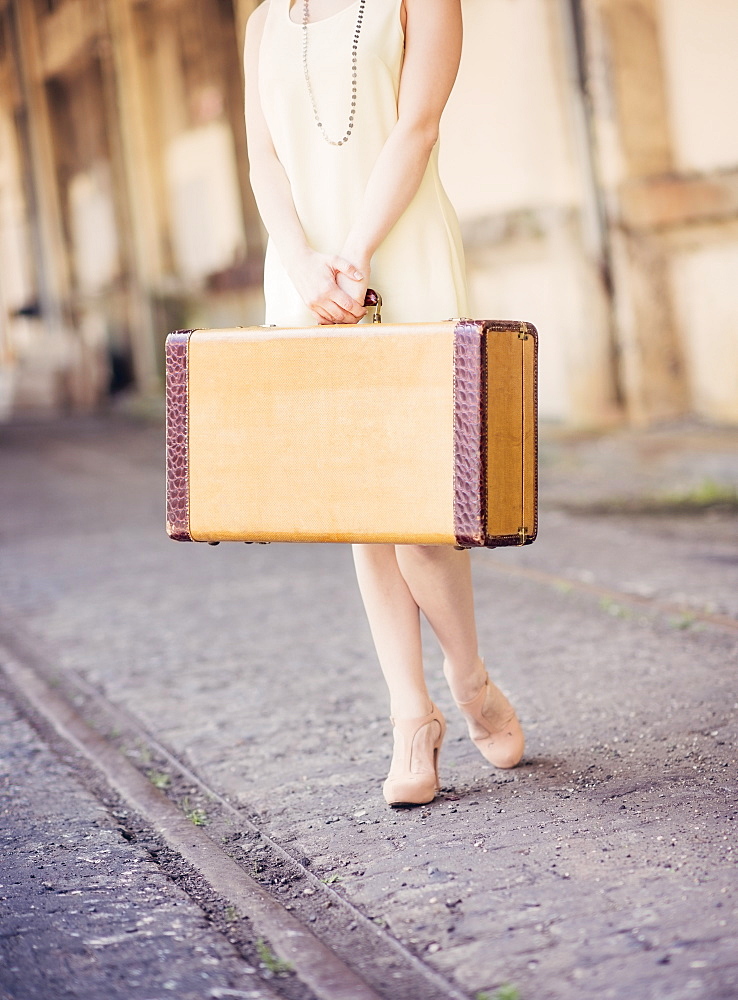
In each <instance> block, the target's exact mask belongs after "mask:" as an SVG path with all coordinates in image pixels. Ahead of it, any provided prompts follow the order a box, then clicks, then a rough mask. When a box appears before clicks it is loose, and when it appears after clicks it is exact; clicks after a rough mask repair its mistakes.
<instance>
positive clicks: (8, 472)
mask: <svg viewBox="0 0 738 1000" xmlns="http://www.w3.org/2000/svg"><path fill="white" fill-rule="evenodd" d="M700 433H701V434H703V437H704V435H706V433H707V432H702V431H700ZM700 441H701V442H702V443H701V444H700V449H701V450H700V451H699V454H700V455H701V456H703V458H704V456H707V458H706V459H705V466H706V467H709V469H710V476H711V477H719V476H724V478H725V480H726V481H728V482H729V481H730V477H731V476H732V475H733V474H734V466H735V462H736V459H735V451H732V452H731V450H730V449H729V448H727V447H726V448H723V447H722V442H723V441H724V438H721V446H720V447H719V448H717V449H715V450H714V451H712V452H711V451H710V450H709V444H705V442H704V441H703V440H702V439H700ZM662 444H663V440H662ZM618 447H619V448H620V451H619V452H618V455H619V457H618V459H617V461H614V460H613V459H612V453H613V452H612V446H611V445H608V444H606V443H605V444H602V445H600V444H598V443H597V441H596V440H594V439H592V440H588V441H585V442H584V443H575V445H573V446H572V445H571V443H570V442H567V441H561V440H556V439H552V440H551V442H549V443H548V444H547V446H546V448H544V454H543V457H544V463H543V467H542V471H543V496H544V499H545V498H546V496H547V495H548V496H549V497H550V499H549V502H548V505H546V504H545V503H544V509H543V515H542V518H541V536H540V540H539V541H538V542H536V544H535V545H533V546H531V547H530V548H528V549H526V550H525V551H501V552H494V553H487V552H482V553H475V556H474V567H475V575H476V586H477V601H478V616H479V622H480V633H481V639H482V650H483V652H484V654H485V656H486V659H487V663H488V666H489V667H490V669H491V672H492V673H493V675H494V676H495V677H496V679H497V680H498V681H499V683H500V684H501V686H503V687H504V688H505V689H506V690H507V691H508V692H509V693H510V694H511V696H512V697H513V699H514V701H515V703H516V704H517V706H518V708H519V713H520V715H521V719H522V721H523V724H524V726H525V728H526V731H527V735H528V748H527V753H526V757H525V760H524V762H523V764H522V765H521V766H520V767H518V768H516V769H515V770H514V771H513V772H495V771H493V770H491V769H489V768H488V766H487V765H486V764H485V762H484V761H483V760H482V758H481V757H480V756H479V755H478V753H477V752H476V750H475V749H474V747H473V745H472V744H471V743H470V742H469V740H468V739H467V737H466V735H465V731H464V726H463V724H462V722H461V720H460V718H459V716H458V714H457V713H456V712H455V711H454V708H453V705H452V704H451V703H450V700H449V697H448V693H447V691H446V690H445V688H444V686H443V684H442V676H441V670H440V656H439V655H438V653H437V651H436V650H435V648H434V646H433V644H432V642H431V641H430V637H429V642H428V668H429V676H430V679H431V684H432V689H433V694H434V696H435V697H436V698H437V700H438V702H439V704H440V706H441V708H442V709H443V710H444V712H446V713H447V717H448V719H449V733H448V737H447V743H446V745H445V747H444V752H443V756H442V777H443V782H444V789H443V793H442V795H441V796H440V797H439V799H438V800H437V801H436V802H435V803H433V804H432V805H431V806H430V807H428V808H423V809H416V810H409V811H390V810H388V809H387V808H386V807H385V805H384V803H383V801H382V799H381V793H380V785H381V781H382V779H383V777H384V774H385V771H386V767H387V763H388V755H389V746H390V727H389V722H388V720H387V718H386V704H385V694H384V692H383V689H382V684H381V681H380V678H379V674H378V669H377V668H376V665H375V662H374V656H373V653H372V649H371V643H370V638H369V634H368V629H367V626H366V624H365V622H364V619H363V615H362V611H361V606H360V602H359V599H358V595H357V593H356V589H355V585H354V583H353V578H352V571H351V560H350V552H349V551H348V549H347V548H345V547H342V546H328V545H325V546H268V547H262V546H249V547H244V546H238V545H232V546H226V545H221V546H220V547H218V548H215V549H213V548H211V547H209V546H199V545H186V544H177V543H174V542H171V541H169V540H168V539H167V538H166V537H165V536H164V533H163V527H162V493H163V483H162V472H161V466H162V455H161V440H160V431H159V430H158V429H153V428H147V427H137V426H131V425H128V424H125V423H123V422H120V421H112V422H111V421H108V422H105V421H76V422H72V423H69V424H59V425H55V426H53V427H42V426H36V427H33V426H25V427H23V426H16V427H9V428H4V429H2V430H1V431H0V510H1V511H2V513H1V514H0V560H1V562H0V595H1V596H0V604H1V605H2V606H3V607H4V608H5V609H6V611H7V612H8V614H9V615H11V616H12V619H13V620H14V621H15V622H18V623H20V626H21V627H22V629H23V631H24V632H25V633H27V634H28V635H29V636H31V637H32V638H33V639H34V641H35V642H37V643H38V644H39V645H40V646H41V647H42V648H43V649H45V650H46V653H47V655H48V658H49V659H51V660H53V662H54V663H55V664H56V665H57V666H58V667H59V668H60V669H62V670H67V671H77V672H79V673H80V674H81V675H82V676H84V677H85V678H86V679H87V680H88V681H90V682H92V683H93V684H95V685H96V686H97V687H98V688H99V689H100V690H102V691H103V692H104V693H105V695H106V696H107V697H108V698H110V699H111V700H112V701H114V702H115V703H117V704H119V705H122V706H124V707H125V708H127V709H128V710H130V711H131V712H132V713H134V715H136V716H137V717H138V718H139V719H140V720H142V722H143V723H144V725H145V726H146V727H147V728H148V729H149V730H150V731H152V732H153V733H155V734H156V735H157V736H158V737H159V738H160V739H161V740H162V741H163V742H165V743H166V744H167V745H168V746H169V747H170V748H172V749H173V751H174V752H175V753H176V754H177V755H178V756H180V757H181V758H182V759H183V760H185V761H186V762H187V763H188V764H189V765H190V766H191V767H192V768H193V769H194V770H196V771H197V772H198V773H199V774H200V775H201V776H203V778H204V779H205V780H206V781H207V782H209V783H210V784H211V785H212V786H213V787H215V788H216V789H218V790H219V791H221V792H222V793H224V794H226V795H228V796H229V797H230V799H231V800H232V801H234V802H237V803H240V804H241V806H242V808H243V810H244V812H245V814H246V815H248V816H249V817H251V818H253V819H255V821H256V822H257V823H258V824H259V825H260V826H261V827H262V828H263V829H264V830H265V831H266V832H268V833H269V834H270V835H271V836H272V837H274V838H275V839H276V840H277V841H279V842H280V843H282V844H284V845H285V846H287V847H288V848H289V849H291V850H292V851H293V853H296V854H299V855H300V856H303V857H305V858H306V859H309V861H310V864H311V868H312V869H313V870H314V871H315V872H316V873H319V874H320V875H322V876H323V877H325V878H331V879H334V880H335V881H336V884H337V885H339V886H340V891H341V892H342V893H345V894H346V896H347V897H348V898H349V899H350V900H351V901H352V902H353V903H355V904H356V905H357V906H359V907H360V908H361V909H362V910H363V911H364V912H365V913H367V914H368V915H369V916H370V917H372V918H373V919H375V920H376V921H377V922H381V923H382V924H384V925H385V926H387V927H388V928H389V930H390V931H391V933H392V934H394V935H395V936H396V937H397V938H398V939H399V940H400V941H402V942H403V943H405V944H406V945H407V946H408V947H409V948H410V949H412V950H413V951H414V952H415V953H416V954H418V955H420V956H422V958H423V959H424V960H425V961H426V962H427V963H428V964H429V965H431V966H433V967H435V968H437V969H438V970H440V971H443V972H444V973H446V974H447V975H449V976H451V977H452V978H453V979H454V980H455V981H456V982H457V983H458V985H459V986H460V987H461V988H462V989H464V990H466V991H468V993H469V995H470V996H472V997H473V996H474V995H475V994H476V993H477V992H485V993H488V994H489V995H490V996H491V995H493V994H494V991H495V990H496V989H497V988H498V987H499V986H500V985H502V984H504V983H512V984H514V985H515V986H516V987H517V989H518V991H519V995H520V997H521V998H522V1000H558V998H566V1000H592V998H593V997H598V998H599V997H602V998H615V1000H621V998H622V1000H626V998H628V1000H631V998H635V1000H641V998H643V1000H687V998H700V1000H728V998H735V997H738V951H737V949H736V933H737V931H738V919H737V917H738V910H737V907H738V902H737V901H736V889H737V888H738V886H737V881H738V880H737V879H736V865H735V858H734V854H735V846H734V845H735V839H736V838H735V813H736V801H735V799H736V788H737V787H738V780H737V778H738V776H737V774H736V759H735V745H736V735H737V733H736V719H737V718H738V711H737V709H738V704H737V702H738V696H737V694H736V673H737V672H738V671H737V662H738V629H731V628H730V627H723V628H718V627H713V626H712V625H709V624H708V623H707V622H706V621H704V620H702V618H700V615H705V614H706V615H710V614H721V615H725V616H727V617H728V618H730V617H731V616H732V617H738V603H737V602H738V598H736V594H738V532H737V531H736V520H735V516H734V514H732V513H731V511H730V509H728V510H721V509H720V506H719V505H718V506H717V507H716V509H715V510H714V511H712V512H711V513H707V514H704V515H701V516H695V515H693V516H688V517H687V516H682V515H676V514H670V513H668V512H667V513H664V512H662V513H661V514H660V515H654V514H653V513H651V514H648V515H647V514H645V513H636V514H628V513H627V512H623V511H620V512H617V511H616V512H615V513H609V514H603V513H600V512H598V510H597V508H596V506H592V505H591V504H590V506H589V508H588V507H587V501H588V498H592V497H594V499H595V500H596V501H597V502H598V503H601V501H602V500H603V498H604V499H606V498H607V497H612V496H615V495H616V489H615V488H616V487H617V486H620V485H621V484H623V483H626V484H627V485H628V492H629V495H630V496H634V495H636V494H638V491H637V489H636V487H637V484H638V482H640V483H641V487H642V488H641V493H640V494H638V495H642V494H643V490H644V489H647V490H648V491H649V495H651V493H653V494H654V495H655V493H656V492H665V491H666V490H667V489H669V488H671V486H670V484H672V483H674V482H676V478H677V474H678V475H679V476H682V474H683V470H684V468H685V466H684V464H683V462H684V456H683V455H682V453H681V452H679V448H678V445H677V444H674V443H672V445H671V446H670V448H671V450H669V449H666V453H668V455H670V456H672V457H673V455H677V456H681V458H680V461H676V460H675V461H674V462H671V464H669V462H665V463H664V465H663V467H662V468H661V473H659V469H658V467H659V459H658V458H657V457H656V458H655V457H654V453H653V452H652V453H651V455H650V458H648V457H647V459H646V464H647V466H648V474H647V475H643V474H642V473H641V472H640V471H639V469H640V464H639V463H634V461H633V460H632V448H631V449H630V451H629V446H628V445H627V442H625V441H621V443H620V445H618ZM603 448H604V449H605V452H606V455H605V458H604V459H602V456H601V452H602V449H603ZM608 448H610V449H611V450H610V451H609V452H608V451H607V449H608ZM573 449H574V451H577V449H578V451H577V453H576V455H575V456H574V457H572V455H573V454H574V451H573ZM587 449H589V451H587ZM615 450H616V451H617V449H615ZM598 451H599V453H600V458H598V457H597V454H598ZM657 451H658V449H657ZM658 454H659V455H664V454H665V452H664V449H663V447H662V448H661V451H660V452H658ZM587 455H589V459H587ZM577 456H578V457H577ZM708 459H709V461H708ZM598 462H600V464H599V466H598V465H597V463H598ZM680 462H681V463H682V464H680ZM582 464H583V465H584V472H580V473H578V472H577V467H580V469H581V466H582ZM697 464H699V463H697ZM594 467H598V468H599V470H600V472H599V477H598V476H596V475H595V468H594ZM577 475H580V481H581V483H582V486H581V489H580V490H577V489H576V477H577ZM639 475H641V479H640V480H639V479H638V476H639ZM699 475H700V476H701V477H703V475H704V474H703V472H702V471H701V472H700V473H699ZM608 476H610V479H609V482H610V487H609V489H606V488H605V485H603V483H604V482H605V480H606V479H607V477H608ZM659 476H660V478H659ZM547 483H548V484H550V488H549V492H548V494H547ZM644 483H645V484H646V485H644ZM653 484H658V489H655V488H654V487H653ZM662 486H663V489H662ZM595 487H596V488H595ZM690 488H692V486H691V485H690ZM521 569H522V570H526V569H527V570H530V571H533V570H539V571H545V572H546V573H549V574H552V576H551V578H550V580H549V582H546V577H545V576H544V577H543V578H542V579H537V578H533V577H532V576H529V577H526V576H521V575H516V572H517V571H518V570H521ZM554 576H555V577H557V579H555V578H554ZM561 578H566V579H561ZM567 580H568V582H567ZM591 583H594V584H598V585H602V586H604V587H607V588H611V590H612V591H613V593H615V596H597V595H593V594H591V593H588V592H587V591H586V590H583V589H581V588H580V587H579V586H578V584H591ZM618 591H622V592H623V593H624V595H625V596H624V597H623V599H622V600H621V599H619V598H618V597H617V592H618ZM628 594H631V595H634V596H636V597H638V598H641V599H648V600H651V599H653V600H655V601H658V602H661V603H662V604H674V605H679V606H680V607H681V609H682V610H680V611H678V612H677V611H675V612H674V613H664V612H662V611H659V610H658V608H657V607H655V606H654V607H652V606H650V605H649V604H647V603H646V604H643V603H641V604H633V603H631V602H629V601H628V599H627V595H628ZM91 808H92V807H91ZM83 825H84V824H83ZM339 879H340V882H339V881H338V880H339ZM418 1000H420V998H418Z"/></svg>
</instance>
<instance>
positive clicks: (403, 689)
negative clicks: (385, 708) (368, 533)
mask: <svg viewBox="0 0 738 1000" xmlns="http://www.w3.org/2000/svg"><path fill="white" fill-rule="evenodd" d="M353 550H354V563H355V565H356V578H357V580H358V582H359V590H360V591H361V596H362V599H363V601H364V607H365V609H366V614H367V618H368V619H369V626H370V628H371V631H372V638H373V639H374V646H375V648H376V650H377V656H378V658H379V664H380V666H381V668H382V673H383V674H384V679H385V681H386V683H387V687H388V689H389V694H390V712H391V714H392V715H393V717H394V718H396V719H413V718H420V717H421V716H424V715H427V714H428V712H429V711H430V707H431V700H430V696H429V695H428V689H427V687H426V684H425V675H424V673H423V650H422V646H421V639H420V613H419V611H418V604H417V602H416V601H415V599H414V598H413V595H412V594H411V592H410V590H409V588H408V585H407V583H406V582H405V579H404V578H403V576H402V573H401V572H400V568H399V566H398V562H397V556H396V554H395V546H394V545H354V547H353Z"/></svg>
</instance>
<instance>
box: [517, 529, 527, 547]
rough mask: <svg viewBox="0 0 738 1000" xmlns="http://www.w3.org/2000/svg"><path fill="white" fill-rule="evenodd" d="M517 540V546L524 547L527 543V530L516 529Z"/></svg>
mask: <svg viewBox="0 0 738 1000" xmlns="http://www.w3.org/2000/svg"><path fill="white" fill-rule="evenodd" d="M518 539H519V541H518V545H525V543H526V542H527V541H528V529H527V528H518Z"/></svg>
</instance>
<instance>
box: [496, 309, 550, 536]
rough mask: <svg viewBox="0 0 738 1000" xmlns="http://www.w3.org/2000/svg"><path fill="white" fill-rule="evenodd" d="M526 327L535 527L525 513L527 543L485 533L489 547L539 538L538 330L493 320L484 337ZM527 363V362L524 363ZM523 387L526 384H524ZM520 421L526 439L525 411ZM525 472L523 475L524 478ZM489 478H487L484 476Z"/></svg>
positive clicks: (516, 330) (524, 324)
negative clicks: (529, 341)
mask: <svg viewBox="0 0 738 1000" xmlns="http://www.w3.org/2000/svg"><path fill="white" fill-rule="evenodd" d="M521 328H523V329H524V330H525V333H526V335H527V336H528V337H530V338H531V339H532V342H533V359H532V365H531V367H532V378H533V386H532V389H533V405H532V413H530V414H528V419H529V420H532V421H533V427H532V434H531V437H532V448H533V456H532V462H533V496H532V503H533V524H532V527H531V528H528V526H527V525H526V524H525V520H526V519H525V516H524V512H522V513H521V524H520V526H521V528H522V527H525V528H526V529H527V530H526V533H525V538H524V540H522V541H521V536H520V534H514V535H512V534H511V535H487V534H485V539H484V545H485V547H486V548H490V549H493V548H503V547H504V546H512V545H518V546H519V545H531V544H532V543H533V542H534V541H535V540H536V537H537V536H538V331H537V330H536V328H535V326H533V324H532V323H518V322H514V321H513V322H510V321H507V322H495V321H494V320H488V321H487V322H486V323H485V324H484V329H485V334H487V335H489V333H490V332H499V333H505V332H514V333H515V335H516V336H517V335H518V332H519V331H520V330H521ZM521 363H523V364H524V360H523V361H522V362H521ZM523 384H525V383H524V382H523ZM521 420H522V423H523V427H522V438H523V440H525V423H526V414H525V412H524V410H523V412H522V414H521ZM487 454H488V449H487V447H486V441H485V455H487ZM520 464H521V468H522V469H523V470H524V469H525V465H526V463H525V461H524V456H523V455H521V463H520ZM524 474H525V473H524V471H523V475H524ZM485 478H486V477H485Z"/></svg>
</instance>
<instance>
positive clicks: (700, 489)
mask: <svg viewBox="0 0 738 1000" xmlns="http://www.w3.org/2000/svg"><path fill="white" fill-rule="evenodd" d="M663 502H664V505H665V506H669V507H681V508H685V509H688V510H689V509H691V510H704V508H706V507H725V508H726V509H728V510H735V509H736V507H738V490H737V489H736V488H735V486H727V485H726V484H723V483H718V482H716V481H715V480H714V479H709V478H708V479H703V480H702V482H700V483H697V484H696V485H695V486H693V487H692V488H691V489H689V490H685V491H684V492H683V493H668V494H666V496H664V497H663Z"/></svg>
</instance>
